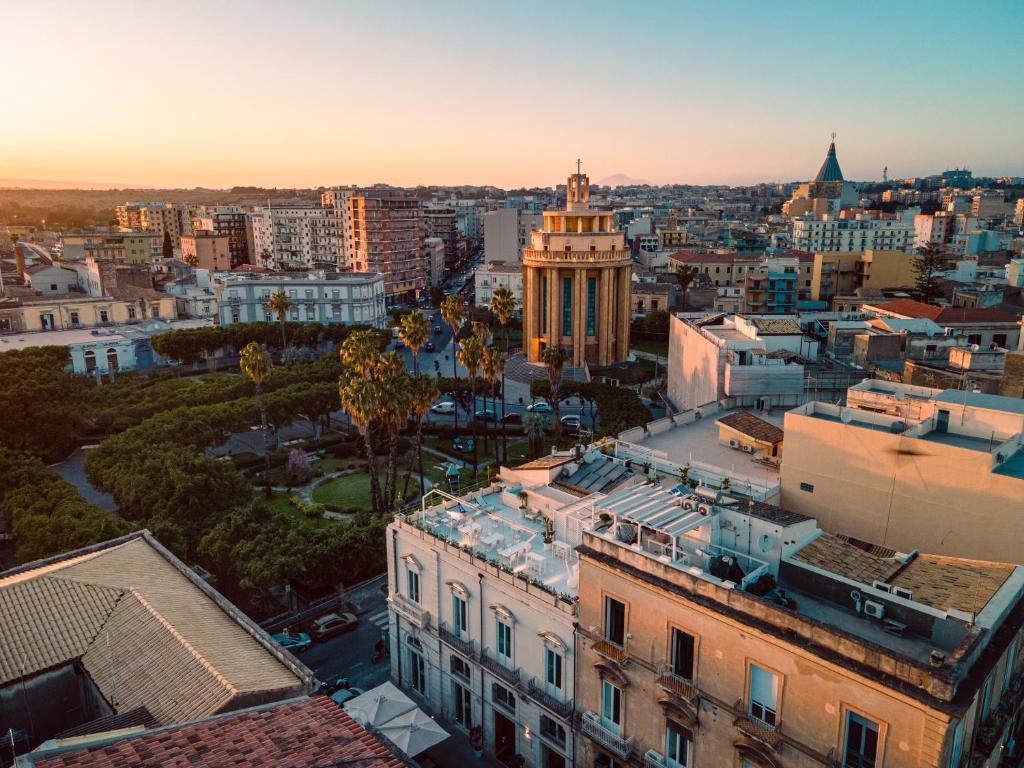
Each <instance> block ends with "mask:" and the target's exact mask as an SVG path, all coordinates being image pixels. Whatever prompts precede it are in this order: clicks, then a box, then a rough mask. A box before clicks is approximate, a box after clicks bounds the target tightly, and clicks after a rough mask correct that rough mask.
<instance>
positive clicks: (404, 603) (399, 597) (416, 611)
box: [388, 592, 430, 629]
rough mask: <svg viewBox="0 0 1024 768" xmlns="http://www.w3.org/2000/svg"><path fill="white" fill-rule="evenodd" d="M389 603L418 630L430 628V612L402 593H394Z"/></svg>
mask: <svg viewBox="0 0 1024 768" xmlns="http://www.w3.org/2000/svg"><path fill="white" fill-rule="evenodd" d="M388 602H389V603H391V607H392V608H394V609H395V611H397V612H398V613H400V614H402V616H404V617H405V618H406V619H407V620H408V621H409V623H411V624H412V625H413V626H415V627H417V628H418V629H426V628H427V627H429V626H430V611H427V610H424V609H423V608H421V607H420V606H418V605H416V603H414V602H413V601H412V600H410V599H409V598H407V597H406V596H405V595H403V594H401V593H400V592H395V593H393V594H392V595H391V596H390V597H389V598H388Z"/></svg>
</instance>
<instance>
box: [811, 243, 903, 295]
mask: <svg viewBox="0 0 1024 768" xmlns="http://www.w3.org/2000/svg"><path fill="white" fill-rule="evenodd" d="M915 284H916V276H915V274H914V255H913V254H910V253H907V252H906V251H902V250H899V251H876V250H871V249H869V250H866V251H864V252H863V253H815V254H814V265H813V267H812V271H811V299H813V300H814V301H831V300H832V299H833V298H834V297H836V296H853V295H854V294H855V293H856V291H857V289H858V288H871V289H874V288H879V289H882V288H909V287H911V286H914V285H915Z"/></svg>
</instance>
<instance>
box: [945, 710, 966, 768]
mask: <svg viewBox="0 0 1024 768" xmlns="http://www.w3.org/2000/svg"><path fill="white" fill-rule="evenodd" d="M963 748H964V721H963V720H959V721H958V722H957V724H956V727H955V728H953V741H952V743H950V745H949V763H948V766H949V768H957V766H959V765H960V756H961V753H962V752H963Z"/></svg>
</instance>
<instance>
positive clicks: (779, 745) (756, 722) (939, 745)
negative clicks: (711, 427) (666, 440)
mask: <svg viewBox="0 0 1024 768" xmlns="http://www.w3.org/2000/svg"><path fill="white" fill-rule="evenodd" d="M786 442H787V453H788V451H789V447H788V443H789V437H788V435H787V439H786ZM584 502H590V504H591V505H592V507H593V510H594V513H595V516H596V517H597V519H598V520H599V521H600V523H599V524H597V525H595V526H593V527H590V528H587V529H584V530H583V531H582V543H581V545H580V546H579V547H578V548H577V553H578V556H579V562H580V568H579V577H580V579H579V583H580V589H579V618H578V626H579V635H580V638H579V642H578V644H577V648H578V650H577V656H578V667H577V679H576V707H577V711H578V716H577V722H578V725H579V733H578V735H577V737H576V740H577V744H578V748H577V764H578V765H586V766H591V765H592V766H600V767H601V768H617V767H619V766H626V765H644V766H646V767H647V768H680V767H681V766H705V765H707V766H723V767H727V768H803V767H804V766H806V767H807V768H810V767H811V766H815V767H820V766H841V767H842V768H864V767H865V766H887V768H924V767H926V766H927V767H933V768H948V767H949V766H961V765H963V764H965V762H964V761H967V760H970V761H971V762H970V764H971V765H972V766H973V765H979V766H995V765H997V764H1000V763H999V760H1000V759H1001V756H1002V755H1003V753H1004V751H1005V749H1006V745H1007V742H1008V740H1009V739H1010V738H1012V737H1011V736H1010V734H1012V733H1013V732H1014V731H1015V730H1016V728H1017V726H1018V723H1019V719H1020V706H1019V700H1020V685H1019V682H1020V681H1019V674H1020V663H1019V658H1020V654H1019V648H1020V642H1021V623H1022V617H1024V567H1022V566H1018V565H1013V564H1005V563H998V562H984V561H977V560H962V559H957V558H951V557H944V556H935V555H929V554H923V553H921V552H918V551H917V550H896V549H892V548H890V547H884V546H878V545H874V544H871V543H869V542H866V541H861V540H859V539H853V538H850V537H848V536H844V535H838V534H832V533H827V532H825V531H823V530H821V529H819V528H818V526H817V525H816V523H815V520H814V519H813V518H812V517H808V516H806V515H803V514H800V513H797V512H792V511H789V510H786V509H783V508H779V507H775V506H771V505H768V504H764V503H761V502H755V501H752V500H749V499H746V498H744V497H743V496H741V495H738V494H731V493H730V492H729V491H727V490H723V489H718V488H714V487H710V486H702V485H701V486H697V487H696V488H691V487H690V485H689V484H686V483H679V482H678V480H677V479H674V478H672V479H670V478H664V480H663V482H661V483H659V482H655V483H653V484H650V483H648V484H643V485H636V486H632V487H628V488H625V489H620V490H616V491H613V492H610V493H607V494H593V495H592V496H590V497H587V498H586V499H584Z"/></svg>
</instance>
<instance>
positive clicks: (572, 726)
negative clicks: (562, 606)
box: [569, 621, 580, 768]
mask: <svg viewBox="0 0 1024 768" xmlns="http://www.w3.org/2000/svg"><path fill="white" fill-rule="evenodd" d="M579 634H580V623H579V622H578V621H574V622H573V623H572V714H571V715H569V733H571V734H572V750H570V758H569V759H570V760H572V768H576V723H575V722H574V721H575V719H576V680H577V679H578V677H577V676H578V675H579V673H580V662H579V658H580V656H579V654H578V653H577V652H576V643H577V640H578V639H579Z"/></svg>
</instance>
